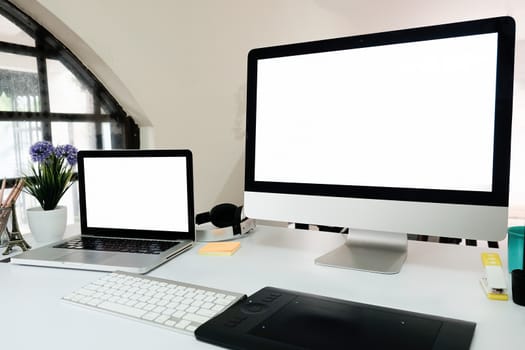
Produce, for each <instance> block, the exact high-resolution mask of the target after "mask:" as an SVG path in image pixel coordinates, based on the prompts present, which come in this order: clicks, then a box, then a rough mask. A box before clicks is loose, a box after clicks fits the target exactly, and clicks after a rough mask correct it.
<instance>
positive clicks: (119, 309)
mask: <svg viewBox="0 0 525 350" xmlns="http://www.w3.org/2000/svg"><path fill="white" fill-rule="evenodd" d="M244 297H245V296H244V295H243V294H240V293H235V292H230V291H226V290H222V289H216V288H210V287H205V286H199V285H195V284H189V283H185V282H180V281H173V280H167V279H162V278H155V277H150V276H144V275H137V274H132V273H127V272H113V273H111V274H107V275H105V276H103V277H101V278H99V279H98V280H95V281H93V282H91V283H90V284H88V285H86V286H84V287H82V288H79V289H77V290H75V291H74V292H72V293H70V294H69V295H66V296H65V297H63V298H62V299H63V300H65V301H67V302H70V303H72V304H75V305H79V306H84V307H87V308H90V309H93V310H98V311H106V312H110V313H113V314H115V315H120V316H125V317H128V318H132V319H135V320H138V321H142V322H146V323H149V324H151V325H155V326H161V327H164V328H168V329H171V330H175V331H179V332H183V333H186V334H191V335H193V332H194V331H195V329H197V327H199V326H200V325H201V324H203V323H204V322H206V321H208V320H209V319H211V318H212V317H214V316H216V315H218V314H220V313H221V312H223V311H224V310H226V309H227V308H228V307H230V306H231V305H233V304H235V303H236V302H237V301H239V300H241V299H243V298H244Z"/></svg>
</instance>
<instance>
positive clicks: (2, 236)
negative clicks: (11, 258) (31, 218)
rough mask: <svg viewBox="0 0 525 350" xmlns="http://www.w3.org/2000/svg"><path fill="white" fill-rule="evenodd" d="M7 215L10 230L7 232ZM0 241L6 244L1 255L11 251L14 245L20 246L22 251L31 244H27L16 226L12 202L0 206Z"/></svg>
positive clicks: (16, 221) (29, 247)
mask: <svg viewBox="0 0 525 350" xmlns="http://www.w3.org/2000/svg"><path fill="white" fill-rule="evenodd" d="M9 217H11V232H9V229H8V228H7V224H8V222H9ZM0 242H1V243H4V245H5V246H6V249H5V251H4V252H3V253H2V254H3V255H7V254H9V253H11V251H12V250H13V247H15V246H18V247H20V248H21V249H22V250H23V251H26V250H28V249H31V246H30V245H29V244H27V242H26V241H25V239H24V237H22V234H21V233H20V229H19V228H18V220H17V219H16V210H15V205H14V204H13V205H11V206H9V207H5V208H0ZM0 246H2V245H0Z"/></svg>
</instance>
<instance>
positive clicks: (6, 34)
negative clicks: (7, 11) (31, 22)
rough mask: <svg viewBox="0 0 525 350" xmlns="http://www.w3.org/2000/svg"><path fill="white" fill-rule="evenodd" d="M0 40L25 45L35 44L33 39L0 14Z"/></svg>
mask: <svg viewBox="0 0 525 350" xmlns="http://www.w3.org/2000/svg"><path fill="white" fill-rule="evenodd" d="M0 41H5V42H8V43H12V44H19V45H25V46H33V47H34V46H35V39H33V38H32V37H31V36H29V35H27V34H26V33H25V32H24V31H23V30H22V29H20V28H19V27H18V26H17V25H15V24H14V23H13V22H11V21H9V20H8V19H7V18H5V17H3V16H0Z"/></svg>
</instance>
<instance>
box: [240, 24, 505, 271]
mask: <svg viewBox="0 0 525 350" xmlns="http://www.w3.org/2000/svg"><path fill="white" fill-rule="evenodd" d="M514 37H515V24H514V21H513V19H512V18H510V17H498V18H490V19H483V20H475V21H467V22H461V23H452V24H444V25H437V26H428V27H422V28H415V29H407V30H398V31H390V32H383V33H376V34H368V35H359V36H352V37H344V38H336V39H329V40H321V41H315V42H306V43H296V44H289V45H281V46H274V47H265V48H257V49H253V50H251V51H250V53H249V54H248V83H247V123H246V169H245V170H246V172H245V192H244V206H245V213H246V215H247V216H248V217H250V218H256V219H265V220H276V221H285V222H299V223H310V224H321V225H328V226H339V227H348V228H349V234H348V240H347V241H346V244H344V245H342V246H341V247H339V248H337V249H336V250H335V251H333V252H329V253H327V254H326V255H324V256H322V257H319V258H318V259H317V260H316V262H317V263H319V264H324V265H330V266H338V267H350V268H356V269H361V270H368V271H375V272H385V273H396V272H398V271H399V270H400V269H401V266H402V264H403V262H404V260H405V258H406V252H407V236H406V234H408V233H411V234H424V235H434V236H445V237H458V238H465V239H476V240H492V241H496V240H500V239H502V238H504V236H505V234H506V227H507V220H508V189H509V167H510V136H511V116H512V90H513V70H514V42H515V38H514ZM305 234H307V233H306V232H305Z"/></svg>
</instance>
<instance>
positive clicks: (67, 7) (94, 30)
mask: <svg viewBox="0 0 525 350" xmlns="http://www.w3.org/2000/svg"><path fill="white" fill-rule="evenodd" d="M13 2H14V3H16V4H17V5H18V6H19V7H21V8H22V9H23V10H25V11H26V12H27V13H29V14H30V15H32V16H33V17H34V18H35V19H37V20H38V21H40V22H41V23H42V24H43V25H45V26H46V27H48V28H49V29H50V31H51V32H53V33H54V34H55V35H56V36H57V37H58V38H59V39H60V40H62V41H63V42H64V43H65V44H66V45H67V46H69V47H70V48H71V49H72V50H73V51H74V52H75V53H77V55H78V56H79V58H80V59H81V60H83V61H84V63H85V64H86V65H87V66H88V67H89V68H90V69H91V70H92V71H93V72H94V73H95V74H96V75H97V76H98V77H99V78H100V79H101V81H103V82H104V84H106V86H107V87H108V89H109V90H110V91H111V92H112V93H113V94H114V95H115V96H116V97H117V98H118V99H119V100H120V102H121V103H122V105H123V106H124V108H125V109H126V111H127V112H128V113H129V114H131V115H133V116H134V117H135V119H136V120H137V122H138V123H139V124H140V125H141V126H144V127H149V128H148V129H146V130H145V132H143V135H144V136H145V139H146V143H148V144H147V145H145V146H146V147H148V146H155V147H161V148H166V147H172V148H190V149H192V151H193V152H194V157H195V192H196V210H197V211H202V210H207V209H209V208H210V207H211V206H213V205H214V204H217V203H221V202H227V201H229V202H234V203H237V204H241V203H242V188H243V176H244V170H243V162H244V155H243V154H244V150H243V147H244V139H243V137H244V112H245V87H246V83H245V80H246V55H247V52H248V51H249V50H250V49H251V48H253V47H259V46H268V45H274V44H279V43H288V42H297V41H305V40H315V39H322V38H329V37H336V36H343V35H352V34H357V33H366V32H377V31H383V30H390V29H401V28H406V27H413V26H420V25H429V24H437V23H444V22H452V21H459V20H465V19H474V18H482V17H490V16H499V15H508V14H511V15H514V16H516V17H525V11H523V10H522V9H520V8H518V6H520V7H522V8H523V7H524V6H523V4H522V2H523V1H522V0H499V1H497V0H492V1H491V0H427V1H418V0H397V1H391V0H148V1H143V0H140V1H139V0H70V1H64V0H14V1H13ZM520 24H521V22H520V21H519V20H518V32H519V37H521V38H522V39H525V36H524V35H522V34H521V31H522V30H521V26H520Z"/></svg>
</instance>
